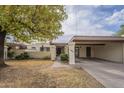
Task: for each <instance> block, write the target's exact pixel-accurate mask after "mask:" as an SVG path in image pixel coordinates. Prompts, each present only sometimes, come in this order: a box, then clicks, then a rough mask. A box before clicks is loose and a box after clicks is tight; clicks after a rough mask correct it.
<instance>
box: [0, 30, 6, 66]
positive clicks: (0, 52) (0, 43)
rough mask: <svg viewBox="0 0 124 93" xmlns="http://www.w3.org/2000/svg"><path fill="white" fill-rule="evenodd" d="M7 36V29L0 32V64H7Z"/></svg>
mask: <svg viewBox="0 0 124 93" xmlns="http://www.w3.org/2000/svg"><path fill="white" fill-rule="evenodd" d="M5 37H6V31H3V32H0V66H5V62H4V41H5Z"/></svg>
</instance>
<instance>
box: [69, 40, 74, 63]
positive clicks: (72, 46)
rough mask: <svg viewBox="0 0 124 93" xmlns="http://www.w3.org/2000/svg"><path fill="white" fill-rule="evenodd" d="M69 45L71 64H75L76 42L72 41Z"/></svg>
mask: <svg viewBox="0 0 124 93" xmlns="http://www.w3.org/2000/svg"><path fill="white" fill-rule="evenodd" d="M68 46H69V64H75V43H74V42H70V43H69V44H68Z"/></svg>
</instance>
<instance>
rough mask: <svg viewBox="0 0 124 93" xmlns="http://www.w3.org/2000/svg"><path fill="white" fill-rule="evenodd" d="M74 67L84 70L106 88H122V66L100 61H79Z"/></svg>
mask: <svg viewBox="0 0 124 93" xmlns="http://www.w3.org/2000/svg"><path fill="white" fill-rule="evenodd" d="M76 66H78V67H81V68H83V69H85V70H86V71H87V72H88V73H89V74H91V75H92V76H93V77H94V78H96V80H98V81H99V82H101V83H102V84H103V85H104V86H105V87H108V88H124V64H118V63H111V62H107V61H101V60H80V63H76Z"/></svg>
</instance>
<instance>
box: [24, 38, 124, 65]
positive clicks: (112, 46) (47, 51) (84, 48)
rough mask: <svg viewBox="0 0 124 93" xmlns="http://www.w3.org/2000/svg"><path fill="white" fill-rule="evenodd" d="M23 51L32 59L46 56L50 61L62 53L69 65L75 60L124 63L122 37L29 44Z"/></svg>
mask: <svg viewBox="0 0 124 93" xmlns="http://www.w3.org/2000/svg"><path fill="white" fill-rule="evenodd" d="M25 51H27V52H30V51H32V52H33V53H32V57H33V56H34V58H43V57H45V56H47V57H49V58H51V60H56V56H59V55H60V54H61V53H63V52H64V53H66V54H68V55H69V64H75V62H76V61H75V59H77V58H98V59H103V60H108V61H112V62H117V63H124V37H117V36H73V37H72V38H71V39H70V40H69V41H68V42H66V43H64V42H62V43H61V42H60V43H59V42H51V43H36V44H30V45H27V49H26V50H25ZM35 52H36V53H35ZM44 55H45V56H44Z"/></svg>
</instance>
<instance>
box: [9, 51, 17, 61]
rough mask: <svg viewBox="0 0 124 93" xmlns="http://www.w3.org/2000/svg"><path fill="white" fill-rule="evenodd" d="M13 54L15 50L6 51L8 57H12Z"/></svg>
mask: <svg viewBox="0 0 124 93" xmlns="http://www.w3.org/2000/svg"><path fill="white" fill-rule="evenodd" d="M14 55H15V52H13V51H8V54H7V56H8V57H9V58H10V59H12V58H13V57H14Z"/></svg>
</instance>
